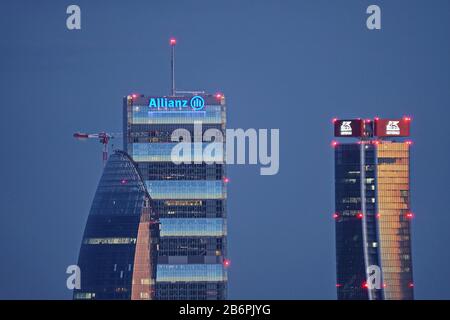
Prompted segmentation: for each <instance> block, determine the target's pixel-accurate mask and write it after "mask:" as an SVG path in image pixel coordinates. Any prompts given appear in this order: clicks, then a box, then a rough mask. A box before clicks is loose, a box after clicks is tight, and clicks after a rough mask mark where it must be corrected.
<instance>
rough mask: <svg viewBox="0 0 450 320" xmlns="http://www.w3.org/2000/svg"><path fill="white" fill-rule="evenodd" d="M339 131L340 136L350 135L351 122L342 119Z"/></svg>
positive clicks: (351, 132) (351, 131)
mask: <svg viewBox="0 0 450 320" xmlns="http://www.w3.org/2000/svg"><path fill="white" fill-rule="evenodd" d="M340 132H341V136H351V135H352V134H353V130H352V122H351V121H342V123H341V129H340Z"/></svg>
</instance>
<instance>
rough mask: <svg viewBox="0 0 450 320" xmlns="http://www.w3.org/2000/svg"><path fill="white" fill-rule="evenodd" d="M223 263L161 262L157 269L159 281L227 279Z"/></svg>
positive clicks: (214, 280)
mask: <svg viewBox="0 0 450 320" xmlns="http://www.w3.org/2000/svg"><path fill="white" fill-rule="evenodd" d="M226 280H227V275H226V271H225V270H224V267H223V265H222V264H176V265H170V264H159V265H158V266H157V269H156V281H157V282H199V281H202V282H203V281H210V282H218V281H226Z"/></svg>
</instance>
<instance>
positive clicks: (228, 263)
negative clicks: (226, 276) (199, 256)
mask: <svg viewBox="0 0 450 320" xmlns="http://www.w3.org/2000/svg"><path fill="white" fill-rule="evenodd" d="M230 265H231V261H230V260H229V259H224V260H223V266H224V267H225V268H228V267H229V266H230Z"/></svg>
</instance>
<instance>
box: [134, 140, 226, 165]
mask: <svg viewBox="0 0 450 320" xmlns="http://www.w3.org/2000/svg"><path fill="white" fill-rule="evenodd" d="M129 151H130V154H131V155H132V157H133V160H134V161H136V162H164V161H170V162H175V163H181V162H185V163H193V162H199V163H202V162H206V163H224V144H223V143H221V142H210V143H200V142H194V143H191V142H180V143H177V142H173V143H133V144H131V145H129Z"/></svg>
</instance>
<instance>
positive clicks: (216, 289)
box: [123, 93, 228, 300]
mask: <svg viewBox="0 0 450 320" xmlns="http://www.w3.org/2000/svg"><path fill="white" fill-rule="evenodd" d="M123 111H124V128H123V133H124V150H126V151H127V152H128V153H129V154H130V155H131V156H132V158H133V160H134V161H135V162H136V163H137V166H138V168H139V170H140V172H141V174H142V177H143V179H144V181H145V185H146V187H147V190H148V192H149V194H150V196H151V197H152V200H153V202H152V203H153V205H154V209H155V211H156V212H157V214H158V216H159V221H160V223H161V225H160V228H161V230H160V240H159V241H160V242H159V250H158V262H157V271H156V298H157V299H170V300H175V299H192V300H195V299H201V300H203V299H225V298H226V295H227V271H226V265H227V264H228V260H227V258H226V257H227V243H226V240H227V237H226V236H227V224H226V217H227V215H226V197H227V193H226V182H227V179H226V178H225V165H224V161H223V157H224V154H223V153H222V154H221V155H220V157H221V159H222V161H219V162H217V163H207V160H208V159H205V158H202V152H203V151H204V150H205V148H206V146H207V143H209V141H208V139H206V138H205V136H204V133H205V131H206V130H208V129H215V130H218V131H220V132H221V133H222V134H223V136H225V125H226V107H225V98H224V96H223V95H221V94H217V95H211V94H204V93H192V94H188V93H187V94H184V95H183V96H175V95H172V96H164V97H161V96H158V97H155V96H144V95H129V96H127V97H125V98H124V100H123ZM177 129H182V130H184V132H185V133H187V134H188V137H187V138H186V137H185V139H187V140H183V142H184V143H188V142H192V143H193V144H192V146H193V148H192V156H193V159H192V160H193V162H186V163H181V164H176V163H174V161H173V160H174V159H173V156H172V150H173V148H174V146H175V145H176V144H177V142H174V141H172V138H171V136H172V133H173V132H174V131H175V130H177ZM224 145H225V144H224V141H223V146H224ZM222 150H223V149H222Z"/></svg>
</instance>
